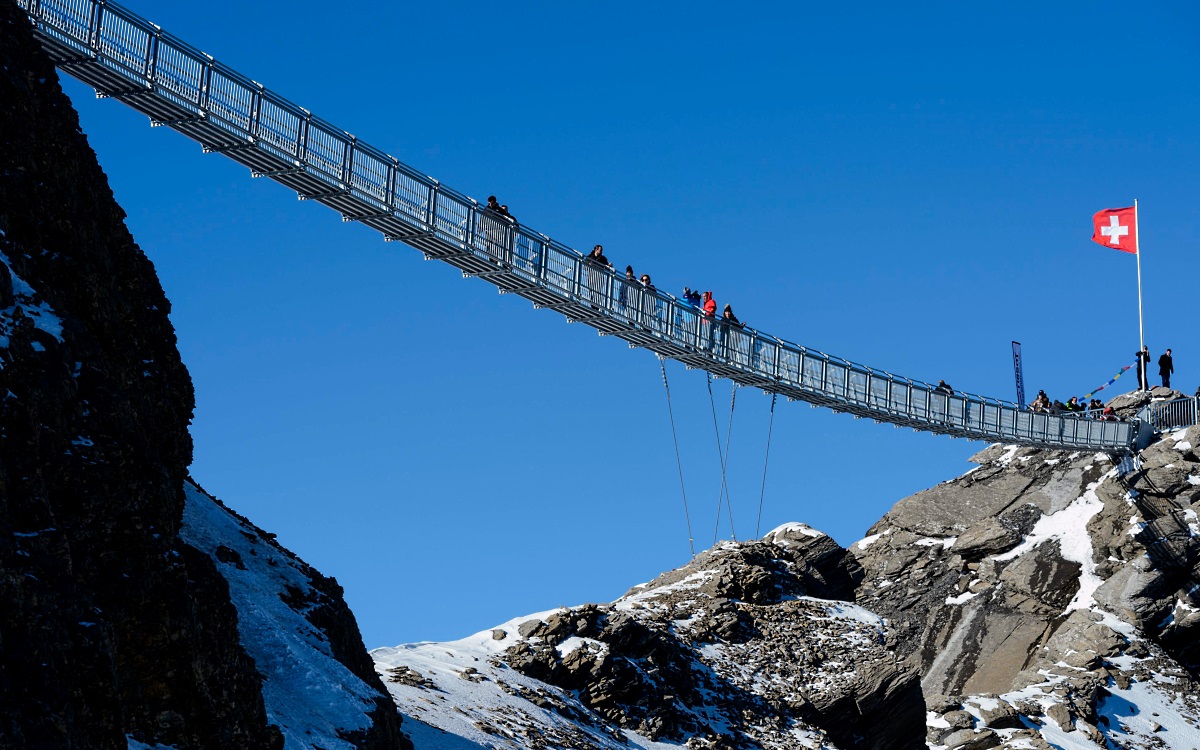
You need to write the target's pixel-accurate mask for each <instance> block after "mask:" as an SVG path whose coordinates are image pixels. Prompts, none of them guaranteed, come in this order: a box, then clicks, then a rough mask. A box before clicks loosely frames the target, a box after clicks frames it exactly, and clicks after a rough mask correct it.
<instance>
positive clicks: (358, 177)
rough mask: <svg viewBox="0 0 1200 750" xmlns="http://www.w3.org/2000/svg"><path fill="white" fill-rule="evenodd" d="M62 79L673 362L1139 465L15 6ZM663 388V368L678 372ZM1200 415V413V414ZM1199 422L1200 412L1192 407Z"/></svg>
mask: <svg viewBox="0 0 1200 750" xmlns="http://www.w3.org/2000/svg"><path fill="white" fill-rule="evenodd" d="M17 4H18V5H19V6H21V7H22V9H24V10H25V11H26V12H27V13H28V14H29V17H30V19H31V20H32V22H33V24H34V28H35V33H36V35H37V37H38V39H39V41H40V43H41V45H42V47H43V49H45V50H46V52H47V53H48V54H49V55H50V57H51V58H52V59H53V60H54V62H55V64H56V65H57V66H58V68H59V69H61V70H62V71H64V72H66V73H68V74H70V75H71V76H73V77H75V78H77V79H79V80H81V81H83V82H84V83H86V84H88V85H90V86H92V87H93V88H94V89H95V90H96V92H97V95H98V96H101V97H111V98H113V99H117V100H118V101H121V102H123V103H125V104H126V105H128V106H130V107H132V108H133V109H135V110H137V111H139V112H141V113H142V114H145V115H147V116H148V117H149V118H150V120H151V124H152V125H165V126H168V127H170V128H172V129H174V130H176V131H178V132H180V133H182V134H184V135H186V136H188V137H189V138H191V139H193V140H195V141H198V142H199V143H200V144H201V146H202V147H203V149H204V151H205V152H206V153H217V154H223V155H225V156H226V157H228V158H230V159H233V160H234V161H237V162H239V163H241V164H243V165H245V166H247V167H249V168H250V170H251V172H252V174H253V175H254V176H256V177H269V178H271V179H272V180H274V181H276V182H278V183H280V184H282V185H284V186H286V187H288V188H290V189H292V190H294V191H295V192H296V193H297V195H298V196H299V197H300V199H301V200H315V201H317V202H319V203H322V204H324V205H326V206H328V207H329V208H332V209H334V210H336V211H338V212H339V213H340V214H341V215H342V219H343V221H348V222H360V223H362V224H365V225H366V226H369V227H371V228H373V229H375V230H378V231H379V232H380V233H382V234H383V236H384V238H385V239H386V240H389V241H401V242H404V243H406V244H408V245H411V246H412V247H414V248H416V249H418V250H420V251H421V252H422V253H423V254H424V256H425V258H426V259H428V260H440V261H443V262H445V263H449V264H451V265H453V266H455V267H456V268H458V269H460V270H461V271H462V273H463V275H464V276H466V277H477V278H480V279H483V280H485V281H487V282H489V283H491V284H493V285H495V286H496V287H498V288H499V290H500V292H501V293H511V294H516V295H519V296H521V297H524V298H525V299H527V300H530V301H531V302H533V304H534V307H536V308H542V309H547V310H553V311H556V312H558V313H559V314H561V315H563V316H564V317H566V318H567V320H568V321H570V322H579V323H584V324H586V325H588V326H591V327H592V328H595V329H596V330H597V331H599V333H600V335H602V336H616V337H618V338H621V339H623V340H625V341H627V342H629V344H630V346H631V347H640V348H644V349H648V350H650V351H652V352H654V353H655V354H656V355H658V357H659V358H660V359H672V360H677V361H679V362H682V363H683V364H685V365H686V366H687V367H689V368H693V369H702V370H705V371H707V372H708V373H710V374H711V375H714V376H717V377H720V378H728V379H730V380H732V381H733V382H734V383H736V384H738V385H740V386H750V387H754V388H758V389H761V390H763V391H765V392H767V393H771V394H774V395H781V396H785V397H786V398H788V399H790V400H793V401H805V402H808V403H810V404H813V405H814V406H821V407H825V408H829V409H832V410H834V411H837V412H845V413H848V414H852V415H854V416H855V417H865V418H870V419H874V420H875V421H876V422H879V423H890V424H893V425H896V426H899V427H912V428H913V429H916V430H920V431H925V432H932V433H937V434H943V435H951V436H954V437H961V438H968V439H971V440H984V441H988V442H1003V443H1010V444H1018V445H1029V446H1035V447H1040V448H1051V449H1081V450H1101V451H1109V452H1114V453H1126V452H1129V451H1131V450H1133V449H1135V448H1138V447H1141V446H1142V445H1144V444H1145V442H1147V441H1148V439H1149V438H1148V436H1147V434H1148V433H1150V434H1152V432H1153V429H1152V428H1150V427H1149V425H1147V424H1146V423H1145V422H1143V421H1139V420H1121V421H1102V420H1097V419H1088V418H1085V417H1083V416H1082V415H1074V414H1043V413H1035V412H1032V411H1029V410H1025V409H1021V408H1020V407H1019V406H1018V405H1017V404H1015V403H1012V402H1008V401H1003V400H1000V399H995V398H988V397H984V396H978V395H975V394H970V393H962V392H959V393H947V392H944V391H941V390H939V389H938V388H937V387H936V386H933V385H931V384H929V383H926V382H923V381H920V380H914V379H912V378H906V377H902V376H899V375H895V374H892V373H890V372H887V371H884V370H879V369H876V368H871V367H867V366H865V365H861V364H856V363H854V362H851V361H849V360H846V359H842V358H840V357H835V356H832V355H829V354H826V353H824V352H820V351H817V350H814V349H811V348H808V347H804V346H800V345H798V344H794V343H791V342H789V341H786V340H784V339H780V338H777V337H775V336H772V335H770V334H767V333H764V332H762V331H758V330H754V329H752V328H742V327H737V326H727V325H724V324H722V323H721V322H720V319H719V318H717V319H714V318H710V317H707V316H705V315H704V313H703V311H702V310H700V309H698V308H697V307H695V306H693V305H692V304H689V303H688V302H686V301H683V300H679V299H676V298H675V297H673V296H672V295H670V294H666V293H664V292H660V291H657V290H653V289H648V288H644V287H643V286H642V285H641V284H639V283H638V282H636V281H632V280H626V279H624V278H623V277H620V276H617V275H615V274H614V273H613V272H612V269H611V268H609V267H602V266H599V265H595V264H593V263H591V262H589V261H587V260H586V259H585V257H584V256H583V255H582V254H581V253H579V252H578V251H576V250H574V249H572V248H570V247H568V246H566V245H564V244H562V243H559V242H556V241H555V240H553V239H551V238H550V237H548V236H546V235H544V234H541V233H539V232H536V231H534V230H532V229H530V228H529V227H525V226H520V225H517V224H516V223H514V222H512V221H511V220H510V219H508V218H507V217H505V216H504V215H502V214H499V213H497V212H494V211H492V210H490V209H488V208H487V207H486V206H483V205H480V204H479V203H478V202H477V201H475V200H474V199H472V198H470V197H469V196H467V195H465V194H463V193H460V192H458V191H455V190H453V189H451V188H448V187H446V186H444V185H442V184H441V183H439V182H438V181H437V180H435V179H433V178H431V177H428V176H426V175H424V174H422V173H421V172H419V171H417V170H415V169H413V168H412V167H410V166H408V165H406V164H404V163H402V162H400V161H399V160H398V159H396V158H394V157H392V156H390V155H388V154H387V153H385V152H383V151H381V150H379V149H377V148H375V147H373V146H371V145H369V144H367V143H365V142H363V141H361V140H359V139H358V138H356V137H354V136H353V135H351V134H349V133H347V132H345V131H343V130H341V129H340V128H337V127H335V126H333V125H331V124H330V123H329V122H327V121H325V120H323V119H321V118H319V117H316V116H315V115H313V114H312V113H311V112H309V111H308V110H306V109H304V108H303V107H300V106H298V105H296V104H293V103H292V102H290V101H288V100H287V99H285V98H283V97H281V96H279V95H278V94H276V93H275V92H273V91H271V90H269V89H267V88H265V87H263V86H262V85H260V84H258V83H255V82H254V81H253V80H251V79H250V78H248V77H247V76H245V75H242V74H241V73H238V72H236V71H234V70H231V69H230V68H228V67H226V66H225V65H222V64H221V63H220V62H217V61H216V60H214V59H213V58H212V57H210V56H209V55H206V54H204V53H203V52H200V51H199V50H198V49H196V48H194V47H192V46H191V45H189V44H187V43H185V42H183V41H181V40H180V39H178V38H176V37H174V36H172V35H171V34H168V33H166V32H164V31H163V30H162V29H160V28H159V27H158V26H156V25H155V24H153V23H151V22H149V21H147V20H145V19H143V18H141V17H139V16H137V15H136V14H134V13H132V12H131V11H129V10H127V9H125V8H122V7H120V6H118V5H116V4H113V3H109V2H105V0H17ZM664 376H665V370H664ZM1193 407H1194V404H1193ZM1192 411H1193V412H1194V411H1195V409H1194V408H1193V410H1192Z"/></svg>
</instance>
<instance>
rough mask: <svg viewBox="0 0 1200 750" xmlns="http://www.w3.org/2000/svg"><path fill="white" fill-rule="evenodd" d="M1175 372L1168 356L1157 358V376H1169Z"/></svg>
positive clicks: (1172, 362)
mask: <svg viewBox="0 0 1200 750" xmlns="http://www.w3.org/2000/svg"><path fill="white" fill-rule="evenodd" d="M1174 372H1175V363H1174V361H1173V360H1172V359H1171V355H1170V354H1164V355H1162V356H1161V357H1159V358H1158V374H1159V375H1170V374H1172V373H1174Z"/></svg>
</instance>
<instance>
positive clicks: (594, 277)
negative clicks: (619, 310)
mask: <svg viewBox="0 0 1200 750" xmlns="http://www.w3.org/2000/svg"><path fill="white" fill-rule="evenodd" d="M583 262H584V267H583V270H584V278H583V283H584V286H585V287H586V289H587V292H588V296H589V297H591V299H592V300H593V301H594V302H596V303H597V304H599V303H601V302H602V301H603V298H604V296H605V294H606V292H605V285H604V278H605V275H606V272H607V271H608V270H609V269H611V268H612V267H613V265H612V262H611V261H609V259H608V257H607V256H605V255H604V246H603V245H596V246H595V247H593V248H592V251H591V252H590V253H588V254H587V255H585V256H584V258H583ZM618 287H619V288H618V291H617V302H618V303H620V305H621V306H622V307H640V308H641V309H642V310H643V311H644V312H649V314H651V315H654V316H655V317H657V314H658V299H657V296H656V295H655V294H654V292H655V288H654V282H653V281H652V280H651V279H650V274H648V273H644V274H642V275H641V276H638V275H636V274H635V273H634V272H633V266H629V265H627V266H625V278H624V280H623V282H622V283H621V284H619V285H618ZM635 291H645V292H648V293H649V294H645V295H642V298H643V299H644V300H646V302H645V303H644V304H642V305H640V306H639V305H637V304H636V300H635V299H634V298H635V296H636V295H634V294H633V292H635ZM680 299H681V300H682V301H683V302H685V303H687V304H689V305H691V306H692V307H695V308H696V309H697V310H699V311H700V313H701V315H702V316H703V318H709V319H711V318H715V317H717V302H716V300H714V299H713V296H712V292H711V291H707V292H704V294H703V295H701V293H700V292H697V291H695V290H693V289H691V288H690V287H686V286H685V287H684V288H683V296H682V297H681V298H680ZM718 322H719V323H721V324H723V326H725V327H734V328H742V327H744V325H745V324H744V323H742V321H740V320H738V317H737V316H736V315H734V314H733V307H732V306H731V305H725V309H724V310H722V311H721V317H720V318H719V320H718Z"/></svg>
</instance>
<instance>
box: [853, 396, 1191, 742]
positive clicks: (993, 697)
mask: <svg viewBox="0 0 1200 750" xmlns="http://www.w3.org/2000/svg"><path fill="white" fill-rule="evenodd" d="M1129 400H1131V401H1132V400H1133V399H1129ZM1197 439H1200V428H1197V427H1193V428H1190V430H1188V431H1186V432H1184V431H1180V432H1177V433H1174V434H1172V435H1167V436H1164V438H1163V439H1162V440H1161V441H1159V442H1158V443H1156V444H1154V445H1152V446H1150V447H1149V448H1147V449H1146V450H1145V451H1144V452H1143V453H1142V455H1141V457H1140V458H1141V465H1140V468H1139V469H1137V470H1136V471H1134V472H1132V473H1130V474H1128V475H1126V476H1124V477H1122V476H1120V475H1119V474H1118V471H1117V467H1116V465H1115V464H1114V463H1113V461H1112V459H1110V458H1109V457H1108V456H1105V455H1103V454H1070V455H1068V454H1065V453H1051V452H1044V451H1037V450H1033V449H1024V448H1021V449H1018V448H1015V447H1012V448H1002V447H999V446H993V447H992V448H989V449H987V450H985V451H983V452H981V453H979V454H978V455H976V456H975V457H974V458H973V459H972V460H973V461H975V462H977V463H979V464H980V467H979V468H978V469H976V470H974V471H972V472H970V473H968V474H966V475H965V476H963V477H960V478H959V479H956V480H953V481H951V482H947V483H945V484H942V485H939V486H938V487H936V488H934V489H932V490H928V491H926V492H923V493H919V494H917V495H915V496H913V497H911V498H908V499H906V500H904V501H901V502H900V503H898V504H897V505H896V506H895V507H894V508H893V509H892V510H891V511H890V512H889V513H888V514H887V515H886V516H885V517H884V518H883V519H882V520H881V521H880V522H879V523H878V524H876V525H875V526H874V527H873V528H872V529H871V535H870V536H868V537H867V538H866V539H864V540H862V541H860V542H858V543H857V544H855V545H853V546H852V548H851V551H852V552H853V553H854V554H855V556H856V557H857V559H858V562H859V563H860V565H861V566H862V567H863V570H864V577H863V583H862V585H861V586H860V587H859V589H858V602H859V603H860V604H862V605H863V606H864V607H867V608H868V609H870V610H872V611H874V612H876V613H878V614H880V615H883V616H884V617H886V618H887V619H888V621H889V622H890V623H892V624H893V625H894V627H895V628H896V629H897V631H898V633H899V634H900V636H901V637H900V641H899V645H898V655H900V656H902V657H904V658H905V659H906V660H907V662H908V664H909V665H910V666H911V667H912V668H913V669H915V670H917V671H918V672H919V673H920V674H921V683H922V688H923V690H924V693H925V695H926V700H927V702H928V704H929V707H930V710H931V711H933V712H934V715H940V716H939V717H938V718H936V719H933V720H931V723H930V729H929V736H928V739H929V741H930V742H931V743H933V744H938V745H946V746H948V747H951V748H953V747H976V746H981V747H984V746H994V745H999V744H1001V743H1009V742H1018V741H1021V742H1033V740H1038V741H1041V742H1044V741H1045V737H1043V736H1042V734H1041V733H1037V734H1036V736H1026V734H1025V733H1026V732H1027V731H1030V730H1027V729H1021V728H1020V727H1022V726H1025V727H1031V726H1040V725H1041V724H1043V723H1044V722H1045V719H1044V718H1043V717H1045V716H1048V717H1050V721H1051V722H1052V723H1053V726H1054V727H1056V730H1055V731H1061V732H1067V733H1072V732H1077V733H1079V734H1080V735H1081V736H1082V737H1084V738H1086V740H1087V741H1088V742H1093V743H1098V744H1100V745H1101V746H1104V743H1105V741H1106V740H1105V738H1106V737H1107V738H1108V740H1114V741H1115V740H1116V739H1117V738H1122V739H1124V738H1127V737H1130V736H1137V737H1142V739H1143V740H1146V741H1150V740H1149V739H1147V738H1149V737H1150V736H1151V735H1153V734H1154V733H1155V732H1159V731H1165V730H1163V729H1162V727H1161V726H1160V728H1159V730H1145V731H1144V732H1142V733H1141V734H1139V733H1138V732H1137V731H1136V730H1134V729H1131V728H1130V725H1129V724H1122V725H1121V726H1120V727H1117V726H1113V721H1114V720H1113V719H1112V717H1111V716H1110V715H1109V714H1107V713H1105V712H1106V710H1107V709H1108V708H1111V706H1113V705H1116V703H1117V702H1119V701H1118V698H1119V699H1120V700H1125V701H1128V702H1130V703H1131V704H1136V703H1137V701H1136V700H1134V699H1133V698H1128V697H1123V696H1124V695H1125V694H1124V693H1121V691H1130V692H1129V693H1128V694H1129V695H1131V696H1132V695H1148V694H1147V693H1144V692H1143V691H1151V692H1152V688H1154V687H1159V688H1163V690H1162V691H1160V692H1159V693H1155V694H1154V695H1153V696H1150V697H1146V700H1148V701H1150V702H1151V703H1152V704H1153V705H1156V706H1161V707H1164V710H1170V711H1172V712H1175V714H1177V715H1182V716H1184V717H1186V719H1187V721H1188V722H1191V723H1193V724H1194V723H1195V722H1196V720H1197V716H1198V709H1200V702H1198V701H1197V696H1198V695H1200V691H1198V690H1197V686H1196V685H1195V684H1194V683H1193V682H1192V679H1193V678H1194V676H1195V675H1196V674H1197V667H1198V666H1200V664H1198V663H1197V647H1196V646H1195V643H1196V642H1197V631H1196V627H1197V625H1198V624H1200V618H1198V617H1196V612H1197V611H1198V610H1197V607H1200V595H1198V594H1197V592H1198V591H1200V566H1198V565H1197V562H1198V561H1200V557H1198V555H1200V526H1198V525H1197V514H1196V511H1197V501H1198V500H1200V486H1197V485H1200V462H1197V460H1196V456H1195V454H1194V452H1193V451H1192V446H1193V445H1195V444H1196V443H1195V442H1194V440H1197ZM1164 686H1169V687H1164ZM1118 693H1121V695H1119V696H1118V695H1116V694H1118ZM1155 701H1158V702H1157V703H1155ZM1168 706H1170V708H1169V709H1168V708H1166V707H1168ZM964 709H965V710H966V712H967V714H968V715H969V716H970V717H971V720H970V723H969V725H967V726H963V725H962V724H963V722H964V721H965V720H964V719H963V718H962V712H963V710H964ZM956 712H958V713H956ZM996 722H1002V723H1000V724H998V723H996ZM1004 723H1007V725H1008V726H1005V724H1004ZM967 730H970V731H969V732H968V733H967V734H963V732H967ZM989 732H990V734H988V733H989ZM985 735H986V736H985ZM1174 737H1175V741H1177V742H1181V743H1182V742H1185V741H1187V740H1185V738H1184V736H1183V734H1181V732H1180V731H1179V730H1177V731H1176V734H1175V735H1174ZM1167 739H1168V738H1167V737H1166V736H1165V735H1162V736H1161V740H1163V741H1167ZM980 743H984V744H980ZM1034 745H1035V746H1039V747H1041V746H1042V745H1037V743H1034ZM1134 746H1143V745H1138V744H1136V743H1135V745H1134ZM1168 746H1180V745H1171V744H1170V742H1168Z"/></svg>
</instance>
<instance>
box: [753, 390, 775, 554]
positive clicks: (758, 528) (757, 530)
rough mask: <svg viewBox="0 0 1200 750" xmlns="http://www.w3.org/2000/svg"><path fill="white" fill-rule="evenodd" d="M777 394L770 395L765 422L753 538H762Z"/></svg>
mask: <svg viewBox="0 0 1200 750" xmlns="http://www.w3.org/2000/svg"><path fill="white" fill-rule="evenodd" d="M777 398H779V394H778V393H772V394H771V419H770V420H769V421H768V422H767V453H766V455H765V456H763V478H762V489H760V490H759V491H758V520H757V521H755V522H754V538H755V539H761V538H762V509H763V497H765V496H766V494H767V461H769V460H770V458H771V431H772V430H773V429H774V428H775V399H777Z"/></svg>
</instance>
